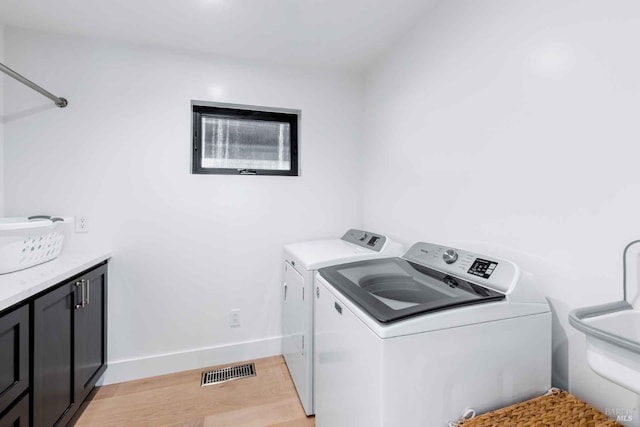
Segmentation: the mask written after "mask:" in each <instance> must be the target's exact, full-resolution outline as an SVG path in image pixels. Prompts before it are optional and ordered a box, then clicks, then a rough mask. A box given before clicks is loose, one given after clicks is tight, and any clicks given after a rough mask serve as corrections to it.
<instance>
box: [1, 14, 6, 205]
mask: <svg viewBox="0 0 640 427" xmlns="http://www.w3.org/2000/svg"><path fill="white" fill-rule="evenodd" d="M0 62H1V63H3V64H4V26H3V25H0ZM4 79H5V75H4V74H3V73H0V217H2V216H4Z"/></svg>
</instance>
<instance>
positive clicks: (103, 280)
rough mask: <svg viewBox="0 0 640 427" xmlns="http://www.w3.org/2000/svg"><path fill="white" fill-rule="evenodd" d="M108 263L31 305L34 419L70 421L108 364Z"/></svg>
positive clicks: (47, 423)
mask: <svg viewBox="0 0 640 427" xmlns="http://www.w3.org/2000/svg"><path fill="white" fill-rule="evenodd" d="M106 293H107V267H106V265H103V266H100V267H98V268H96V269H94V270H92V271H90V272H88V273H86V274H84V275H83V276H81V277H78V278H76V279H74V280H72V281H70V282H67V283H65V284H63V285H62V286H59V287H57V288H56V289H54V290H52V291H50V292H48V293H46V294H45V295H42V296H40V297H39V298H37V299H36V300H35V301H34V303H33V309H34V313H33V343H34V344H33V390H32V394H33V423H34V425H35V426H54V425H66V424H67V423H68V422H69V420H70V419H71V417H73V415H74V414H75V412H76V411H77V410H78V408H79V406H80V404H81V403H82V401H83V400H84V399H85V398H86V397H87V395H88V394H89V392H90V391H91V389H93V387H94V385H95V383H96V381H97V380H98V378H99V377H100V375H102V373H103V372H104V370H105V369H106V366H107V363H106V362H107V359H106V358H107V346H106V342H107V336H106V331H107V329H106V325H107V304H106V301H107V298H106Z"/></svg>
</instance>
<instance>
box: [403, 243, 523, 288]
mask: <svg viewBox="0 0 640 427" xmlns="http://www.w3.org/2000/svg"><path fill="white" fill-rule="evenodd" d="M402 258H404V259H406V260H407V261H411V262H415V263H417V264H420V265H424V266H425V267H430V268H433V269H434V270H438V271H441V272H443V273H446V274H450V275H452V276H456V277H459V278H461V279H464V280H468V281H470V282H475V283H478V284H481V285H483V286H486V287H488V288H491V289H493V290H496V291H498V292H508V291H509V290H511V289H512V286H514V285H515V283H516V281H517V280H518V278H519V274H520V273H519V270H518V267H517V266H516V265H515V264H513V263H512V262H509V261H506V260H498V259H495V258H492V257H489V256H487V255H482V254H477V253H473V252H469V251H465V250H461V249H455V248H449V247H446V246H440V245H434V244H431V243H424V242H419V243H416V244H414V245H413V246H412V247H411V248H410V249H409V250H408V251H407V253H406V254H405V255H404V256H403V257H402Z"/></svg>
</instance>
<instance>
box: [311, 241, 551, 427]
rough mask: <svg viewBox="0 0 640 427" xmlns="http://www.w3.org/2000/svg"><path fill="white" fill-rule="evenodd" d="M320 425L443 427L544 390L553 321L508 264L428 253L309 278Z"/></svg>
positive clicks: (416, 248)
mask: <svg viewBox="0 0 640 427" xmlns="http://www.w3.org/2000/svg"><path fill="white" fill-rule="evenodd" d="M315 296H316V307H315V308H316V311H315V314H316V318H315V328H316V330H315V333H316V335H315V369H316V372H315V378H316V390H315V392H316V400H315V410H316V420H315V421H316V425H317V426H319V427H327V426H329V427H340V426H349V427H354V426H363V427H364V426H366V427H374V426H389V427H395V426H407V427H410V426H429V427H445V426H447V424H448V422H449V421H455V420H457V419H458V418H459V417H460V416H461V415H462V414H463V413H464V412H465V411H466V410H467V409H475V410H476V411H477V412H478V413H481V412H485V411H488V410H493V409H496V408H499V407H503V406H506V405H509V404H512V403H514V402H517V401H521V400H526V399H528V398H531V397H534V396H539V395H541V394H543V393H544V392H546V391H547V390H548V389H549V387H550V386H551V313H550V310H549V305H548V304H547V301H546V300H545V298H544V297H543V296H542V295H540V294H539V293H538V292H536V290H535V289H534V288H533V286H532V283H530V282H529V279H528V276H527V277H523V276H521V274H520V270H519V269H518V267H517V266H516V265H515V264H513V263H511V262H509V261H505V260H499V259H495V258H492V257H489V256H483V255H479V254H475V253H471V252H467V251H462V250H455V249H451V248H446V247H442V246H438V245H432V244H428V243H416V244H415V245H413V246H412V247H411V249H409V251H408V252H407V253H406V254H405V255H404V256H403V257H401V258H386V259H380V260H371V261H360V262H353V263H348V264H343V265H336V266H332V267H326V268H322V269H320V270H319V272H318V273H317V275H316V295H315Z"/></svg>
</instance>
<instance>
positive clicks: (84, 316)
mask: <svg viewBox="0 0 640 427" xmlns="http://www.w3.org/2000/svg"><path fill="white" fill-rule="evenodd" d="M79 280H80V281H84V284H83V286H84V292H85V294H84V302H85V303H84V306H83V307H80V308H78V309H77V310H76V313H75V314H76V318H75V329H76V331H75V390H76V397H77V398H78V402H82V401H83V400H84V399H85V398H86V397H87V395H88V394H89V392H91V390H92V389H93V386H94V385H95V384H96V381H98V379H99V378H100V376H101V375H102V373H103V372H104V371H105V369H106V368H107V266H106V265H103V266H101V267H98V268H96V269H95V270H92V271H90V272H89V273H87V274H86V275H84V276H82V277H81V278H80V279H79Z"/></svg>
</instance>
